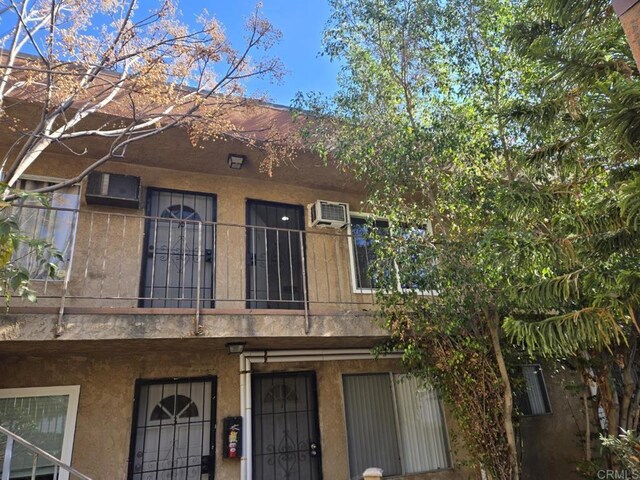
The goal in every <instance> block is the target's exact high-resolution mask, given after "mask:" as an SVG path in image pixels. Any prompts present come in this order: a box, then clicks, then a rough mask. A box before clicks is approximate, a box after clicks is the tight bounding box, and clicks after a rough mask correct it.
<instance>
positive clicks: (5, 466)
mask: <svg viewBox="0 0 640 480" xmlns="http://www.w3.org/2000/svg"><path fill="white" fill-rule="evenodd" d="M12 456H13V437H9V436H7V444H6V445H5V447H4V460H3V462H2V480H9V475H10V474H11V457H12Z"/></svg>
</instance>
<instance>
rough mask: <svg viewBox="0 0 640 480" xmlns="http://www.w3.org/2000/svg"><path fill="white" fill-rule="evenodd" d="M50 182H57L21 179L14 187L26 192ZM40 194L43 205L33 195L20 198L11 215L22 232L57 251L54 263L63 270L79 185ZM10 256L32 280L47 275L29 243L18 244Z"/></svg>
mask: <svg viewBox="0 0 640 480" xmlns="http://www.w3.org/2000/svg"><path fill="white" fill-rule="evenodd" d="M52 183H57V182H51V181H44V180H31V179H21V180H19V182H18V184H17V187H18V189H20V190H22V191H25V192H29V191H33V190H36V189H40V188H43V187H47V186H49V185H51V184H52ZM44 196H45V197H46V198H47V202H46V203H47V204H48V206H47V207H45V206H43V204H42V202H40V201H39V200H38V199H35V198H27V199H20V200H18V201H16V202H15V203H14V206H13V209H12V215H13V216H14V218H15V219H16V221H17V223H18V225H19V227H20V230H21V231H22V232H23V233H25V234H26V235H28V236H29V237H30V238H33V239H36V240H42V241H44V242H46V243H48V244H49V245H51V247H53V248H55V249H56V250H58V251H59V252H60V254H61V255H62V261H56V262H55V263H56V264H57V265H58V267H59V269H60V270H64V269H65V268H66V266H67V265H68V263H69V260H70V259H71V255H72V247H73V239H74V236H75V228H76V223H77V221H76V219H77V210H78V207H79V205H80V196H79V187H78V186H77V185H74V186H71V187H66V188H62V189H60V190H56V191H55V192H51V193H47V194H44ZM13 258H14V261H15V262H17V263H18V264H19V265H21V266H22V267H24V268H26V269H27V270H28V271H29V273H30V274H31V278H32V279H46V278H47V271H46V269H44V268H43V265H42V262H41V261H40V260H41V259H38V255H37V254H36V251H35V250H34V249H33V248H32V247H31V246H30V245H27V244H24V243H22V244H21V245H20V247H19V248H18V250H17V251H16V252H14V255H13ZM47 260H48V259H47Z"/></svg>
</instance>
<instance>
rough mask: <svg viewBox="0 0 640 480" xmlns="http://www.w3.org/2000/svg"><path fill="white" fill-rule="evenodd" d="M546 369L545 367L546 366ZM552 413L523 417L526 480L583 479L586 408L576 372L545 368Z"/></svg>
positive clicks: (523, 461)
mask: <svg viewBox="0 0 640 480" xmlns="http://www.w3.org/2000/svg"><path fill="white" fill-rule="evenodd" d="M543 370H544V367H543ZM544 374H545V380H546V385H547V393H548V394H549V403H550V404H551V412H552V413H551V415H540V416H535V417H523V418H521V419H520V433H521V436H522V469H523V480H537V479H540V478H561V479H566V480H573V479H575V480H577V479H579V478H583V477H582V476H581V475H579V473H578V471H577V464H578V462H579V461H580V460H582V459H584V446H583V441H584V438H583V435H582V434H583V433H584V431H585V427H584V426H585V417H584V409H583V407H582V402H581V400H580V397H579V396H577V395H576V394H575V391H576V388H575V386H576V385H580V384H581V379H580V378H578V376H577V375H575V373H570V372H555V373H554V374H553V375H552V374H551V371H550V370H549V369H547V370H544Z"/></svg>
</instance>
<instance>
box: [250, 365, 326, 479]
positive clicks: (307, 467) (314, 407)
mask: <svg viewBox="0 0 640 480" xmlns="http://www.w3.org/2000/svg"><path fill="white" fill-rule="evenodd" d="M251 388H252V412H253V419H252V424H253V435H252V437H253V444H252V445H253V479H254V480H320V479H321V478H322V468H321V466H322V465H321V459H320V434H319V432H320V428H319V426H318V404H317V397H316V377H315V372H295V373H290V372H287V373H268V374H254V375H252V386H251Z"/></svg>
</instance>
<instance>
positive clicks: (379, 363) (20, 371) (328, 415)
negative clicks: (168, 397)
mask: <svg viewBox="0 0 640 480" xmlns="http://www.w3.org/2000/svg"><path fill="white" fill-rule="evenodd" d="M186 350H190V351H186ZM0 365H2V367H1V368H2V372H1V373H2V374H1V375H0V388H19V387H32V386H54V385H80V400H79V407H78V417H77V422H76V433H75V441H74V451H73V462H72V463H73V466H74V467H75V468H77V469H78V470H80V471H81V472H83V473H85V474H87V475H89V476H92V477H93V478H95V479H96V480H102V479H104V480H114V479H124V478H126V473H127V461H128V456H129V446H130V438H131V425H132V409H133V407H132V405H133V400H134V386H135V381H136V380H137V379H161V378H172V377H198V376H205V375H215V376H216V377H217V409H216V417H217V425H218V431H217V434H216V471H215V478H216V480H237V479H239V478H240V462H239V460H232V459H223V458H222V419H223V418H224V417H227V416H236V415H239V414H240V397H239V389H240V385H239V374H238V371H239V358H238V356H237V355H228V354H227V353H226V351H224V350H220V349H216V350H214V349H211V350H202V349H199V350H197V351H195V350H191V349H183V350H181V351H170V350H162V351H154V350H151V349H146V350H140V351H137V352H133V351H132V352H130V353H117V354H113V355H109V354H104V353H99V354H93V355H89V354H77V355H73V354H71V355H67V356H61V355H57V356H39V357H36V356H30V357H26V358H25V357H23V358H16V357H0ZM254 367H255V368H254V371H256V372H265V371H279V372H282V371H309V370H313V371H315V372H316V376H317V391H318V408H319V421H320V429H321V432H320V435H321V451H322V467H323V477H324V478H325V479H327V480H329V479H330V480H341V479H343V480H348V479H349V464H348V457H347V455H348V453H347V440H346V431H345V425H344V407H343V397H342V374H343V373H359V372H361V373H365V372H366V373H370V372H387V371H400V370H399V365H398V363H397V361H395V360H362V361H331V362H300V363H286V364H285V363H269V364H261V365H254ZM448 425H449V427H450V428H451V426H452V423H451V421H450V419H448ZM453 464H454V466H456V467H461V459H460V458H459V457H457V456H456V454H455V453H453ZM476 476H477V475H476V474H475V473H474V472H471V471H468V470H465V469H464V468H456V469H454V470H447V471H441V472H436V473H426V474H420V475H411V476H407V477H403V478H407V479H412V480H423V479H447V480H449V479H466V478H476Z"/></svg>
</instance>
